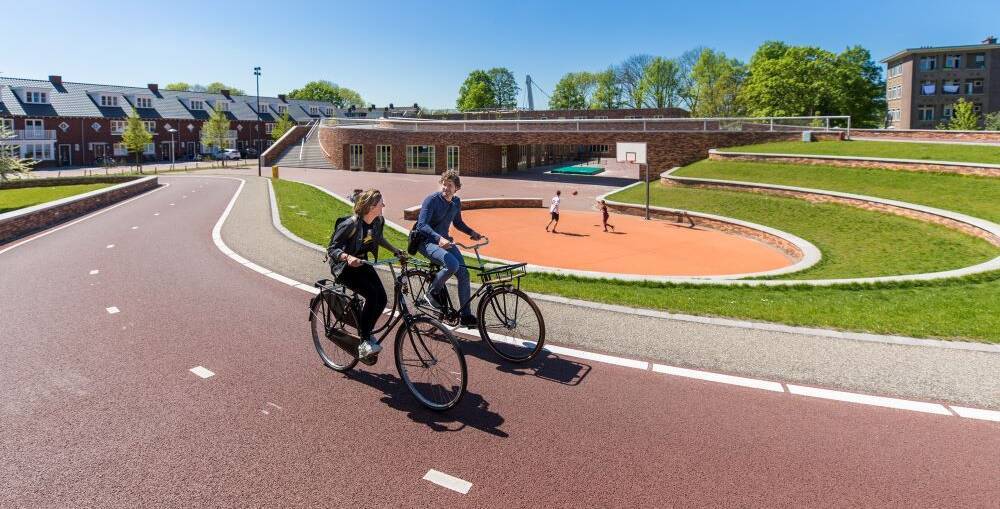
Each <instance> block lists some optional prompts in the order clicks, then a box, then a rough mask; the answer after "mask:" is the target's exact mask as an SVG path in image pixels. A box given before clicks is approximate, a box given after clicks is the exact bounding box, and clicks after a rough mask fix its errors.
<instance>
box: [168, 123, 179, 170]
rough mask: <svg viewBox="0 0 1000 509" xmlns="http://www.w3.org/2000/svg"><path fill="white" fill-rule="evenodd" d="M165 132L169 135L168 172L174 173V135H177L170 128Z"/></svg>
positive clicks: (175, 151) (175, 149)
mask: <svg viewBox="0 0 1000 509" xmlns="http://www.w3.org/2000/svg"><path fill="white" fill-rule="evenodd" d="M167 132H168V133H170V171H174V156H176V155H177V147H176V146H174V134H175V133H177V129H174V128H173V127H171V128H170V129H167Z"/></svg>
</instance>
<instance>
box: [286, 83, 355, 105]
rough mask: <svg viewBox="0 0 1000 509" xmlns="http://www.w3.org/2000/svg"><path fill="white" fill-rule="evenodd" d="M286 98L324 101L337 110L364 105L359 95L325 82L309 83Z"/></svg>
mask: <svg viewBox="0 0 1000 509" xmlns="http://www.w3.org/2000/svg"><path fill="white" fill-rule="evenodd" d="M288 97H290V98H292V99H302V100H307V101H325V102H328V103H332V104H333V105H334V106H336V107H338V108H348V107H350V106H356V107H362V106H364V105H365V104H366V103H365V101H364V99H362V98H361V94H359V93H357V92H355V91H354V90H351V89H349V88H347V87H342V86H340V85H337V84H336V83H331V82H329V81H326V80H319V81H310V82H309V83H306V84H305V86H303V87H302V88H297V89H295V90H292V91H291V92H290V93H289V94H288Z"/></svg>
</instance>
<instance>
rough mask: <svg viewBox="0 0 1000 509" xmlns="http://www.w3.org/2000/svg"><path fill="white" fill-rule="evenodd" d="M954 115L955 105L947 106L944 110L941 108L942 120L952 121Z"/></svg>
mask: <svg viewBox="0 0 1000 509" xmlns="http://www.w3.org/2000/svg"><path fill="white" fill-rule="evenodd" d="M954 113H955V105H954V104H946V105H945V106H944V107H943V108H941V119H942V120H950V119H951V116H952V115H954Z"/></svg>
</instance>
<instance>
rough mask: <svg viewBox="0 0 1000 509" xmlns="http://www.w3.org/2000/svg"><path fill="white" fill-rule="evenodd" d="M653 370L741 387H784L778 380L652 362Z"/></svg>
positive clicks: (773, 390) (780, 388)
mask: <svg viewBox="0 0 1000 509" xmlns="http://www.w3.org/2000/svg"><path fill="white" fill-rule="evenodd" d="M653 371H655V372H657V373H664V374H667V375H675V376H682V377H685V378H696V379H698V380H706V381H709V382H719V383H724V384H729V385H739V386H741V387H750V388H753V389H763V390H765V391H772V392H785V389H784V388H783V387H782V386H781V384H780V383H778V382H770V381H767V380H757V379H755V378H744V377H740V376H732V375H723V374H721V373H711V372H708V371H698V370H694V369H686V368H678V367H676V366H667V365H665V364H653Z"/></svg>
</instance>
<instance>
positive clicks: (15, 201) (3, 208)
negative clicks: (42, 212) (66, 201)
mask: <svg viewBox="0 0 1000 509" xmlns="http://www.w3.org/2000/svg"><path fill="white" fill-rule="evenodd" d="M112 185H114V184H75V185H71V186H51V187H27V188H23V189H3V190H0V214H2V213H4V212H10V211H12V210H17V209H20V208H24V207H30V206H32V205H38V204H39V203H45V202H49V201H53V200H58V199H60V198H66V197H67V196H73V195H77V194H83V193H87V192H90V191H94V190H96V189H101V188H104V187H109V186H112Z"/></svg>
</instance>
